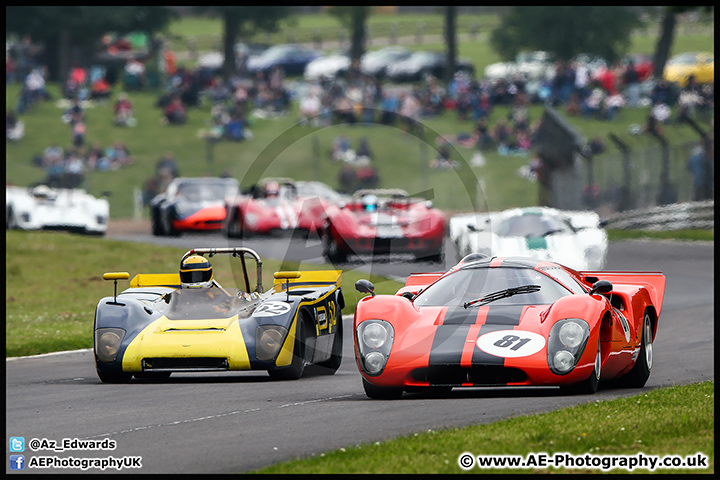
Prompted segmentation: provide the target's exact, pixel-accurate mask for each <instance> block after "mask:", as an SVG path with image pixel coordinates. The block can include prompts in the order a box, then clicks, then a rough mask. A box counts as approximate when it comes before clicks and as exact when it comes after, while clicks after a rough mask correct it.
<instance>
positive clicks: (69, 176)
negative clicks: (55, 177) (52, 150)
mask: <svg viewBox="0 0 720 480" xmlns="http://www.w3.org/2000/svg"><path fill="white" fill-rule="evenodd" d="M84 178H85V161H84V159H83V158H82V155H81V154H80V151H78V150H71V151H70V154H69V155H68V157H67V158H66V159H65V165H64V172H63V184H64V185H63V186H65V187H67V188H79V187H80V185H82V182H83V180H84Z"/></svg>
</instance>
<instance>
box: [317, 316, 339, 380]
mask: <svg viewBox="0 0 720 480" xmlns="http://www.w3.org/2000/svg"><path fill="white" fill-rule="evenodd" d="M337 326H338V328H337V329H336V330H335V338H334V339H333V346H332V353H331V354H330V358H329V359H328V360H325V361H324V362H321V363H318V365H319V366H321V367H323V368H322V369H321V370H320V372H319V373H320V374H321V375H334V374H335V372H337V370H338V368H340V364H341V363H342V354H343V326H342V315H341V314H340V313H338V320H337Z"/></svg>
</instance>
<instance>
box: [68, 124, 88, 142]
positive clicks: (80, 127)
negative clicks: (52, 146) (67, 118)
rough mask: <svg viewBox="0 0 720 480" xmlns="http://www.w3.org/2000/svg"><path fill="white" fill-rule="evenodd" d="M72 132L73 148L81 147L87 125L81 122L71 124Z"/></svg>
mask: <svg viewBox="0 0 720 480" xmlns="http://www.w3.org/2000/svg"><path fill="white" fill-rule="evenodd" d="M71 132H72V144H73V146H75V147H82V146H83V145H85V133H86V132H87V125H85V122H84V121H83V120H79V121H76V122H74V123H71Z"/></svg>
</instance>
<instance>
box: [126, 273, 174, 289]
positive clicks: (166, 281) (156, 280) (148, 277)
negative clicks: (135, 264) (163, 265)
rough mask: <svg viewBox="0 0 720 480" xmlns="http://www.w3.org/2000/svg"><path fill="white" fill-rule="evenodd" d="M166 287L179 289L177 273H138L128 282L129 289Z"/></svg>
mask: <svg viewBox="0 0 720 480" xmlns="http://www.w3.org/2000/svg"><path fill="white" fill-rule="evenodd" d="M138 287H168V288H180V274H179V273H138V274H137V275H135V277H133V279H132V280H131V281H130V288H138Z"/></svg>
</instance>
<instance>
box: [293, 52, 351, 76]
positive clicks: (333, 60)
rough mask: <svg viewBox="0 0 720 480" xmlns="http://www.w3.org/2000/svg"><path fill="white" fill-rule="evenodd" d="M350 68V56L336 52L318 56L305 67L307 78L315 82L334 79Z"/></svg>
mask: <svg viewBox="0 0 720 480" xmlns="http://www.w3.org/2000/svg"><path fill="white" fill-rule="evenodd" d="M349 68H350V57H348V56H347V55H345V54H342V53H336V54H332V55H327V56H323V57H318V58H316V59H315V60H313V61H312V62H310V63H308V64H307V66H306V67H305V75H304V77H305V80H306V81H308V82H315V81H318V80H320V79H323V78H324V79H332V78H335V77H341V76H344V75H345V74H346V73H347V71H348V69H349Z"/></svg>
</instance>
